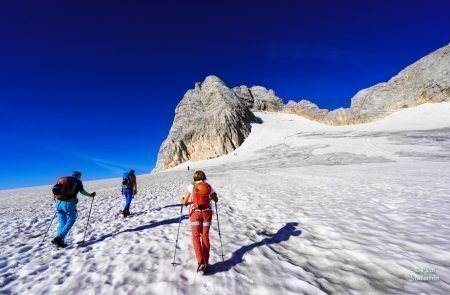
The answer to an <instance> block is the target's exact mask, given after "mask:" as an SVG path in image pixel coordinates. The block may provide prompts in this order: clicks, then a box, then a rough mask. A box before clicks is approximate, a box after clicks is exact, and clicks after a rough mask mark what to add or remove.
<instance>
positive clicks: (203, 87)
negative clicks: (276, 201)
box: [156, 76, 258, 171]
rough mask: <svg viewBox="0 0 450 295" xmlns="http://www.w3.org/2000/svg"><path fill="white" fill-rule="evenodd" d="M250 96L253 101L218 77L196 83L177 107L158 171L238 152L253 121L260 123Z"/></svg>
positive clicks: (160, 153)
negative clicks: (253, 109) (189, 161)
mask: <svg viewBox="0 0 450 295" xmlns="http://www.w3.org/2000/svg"><path fill="white" fill-rule="evenodd" d="M244 92H245V91H244ZM244 92H243V93H244ZM247 98H248V99H249V101H246V100H245V99H243V98H242V97H240V96H238V95H236V93H235V91H233V90H231V89H230V88H228V87H227V86H226V85H225V83H224V82H223V81H222V80H220V79H219V78H218V77H215V76H209V77H207V78H206V79H205V81H204V82H203V83H196V84H195V88H194V89H191V90H188V91H187V92H186V94H185V95H184V97H183V99H182V100H181V101H180V103H179V104H178V106H177V107H176V109H175V119H174V122H173V125H172V128H171V130H170V132H169V136H168V137H167V139H166V140H165V141H164V142H163V143H162V145H161V148H160V150H159V154H158V161H157V165H156V170H157V171H158V170H164V169H167V168H170V167H173V166H176V165H178V164H180V163H183V162H186V161H188V160H194V161H195V160H201V159H208V158H214V157H218V156H222V155H225V154H228V153H230V152H232V151H234V150H235V149H236V148H237V147H239V146H240V145H241V144H242V142H244V140H245V138H247V136H248V135H249V133H250V123H252V122H258V119H257V118H256V117H255V115H254V114H253V112H252V111H251V110H250V107H249V106H250V105H251V104H252V103H251V95H250V96H248V97H247Z"/></svg>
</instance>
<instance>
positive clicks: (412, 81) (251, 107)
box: [155, 45, 450, 171]
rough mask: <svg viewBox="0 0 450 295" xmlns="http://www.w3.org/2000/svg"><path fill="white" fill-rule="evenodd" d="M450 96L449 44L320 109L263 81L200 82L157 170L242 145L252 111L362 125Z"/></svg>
mask: <svg viewBox="0 0 450 295" xmlns="http://www.w3.org/2000/svg"><path fill="white" fill-rule="evenodd" d="M443 101H450V45H447V46H444V47H442V48H440V49H438V50H436V51H435V52H432V53H431V54H429V55H427V56H425V57H424V58H422V59H420V60H419V61H417V62H415V63H414V64H412V65H410V66H409V67H407V68H405V69H404V70H403V71H401V72H400V73H399V74H398V75H396V76H395V77H393V78H392V79H390V80H389V81H388V82H385V83H380V84H377V85H375V86H372V87H370V88H367V89H363V90H361V91H359V92H358V93H357V94H356V95H355V96H354V97H353V98H352V102H351V106H350V108H347V109H344V108H339V109H336V110H333V111H329V110H325V109H320V108H319V107H318V106H317V105H316V104H314V103H312V102H310V101H308V100H300V101H299V102H295V101H292V100H290V101H289V102H288V103H287V104H283V100H282V99H281V98H279V97H277V96H276V95H275V92H274V91H273V90H270V89H266V88H264V87H261V86H253V87H250V88H249V87H247V86H239V87H235V88H233V89H230V88H228V87H227V86H226V85H225V83H224V82H223V81H222V80H220V79H219V78H218V77H215V76H208V77H207V78H206V79H205V81H204V82H203V83H196V84H195V88H194V89H191V90H188V91H187V92H186V94H185V95H184V97H183V99H182V100H181V101H180V103H179V104H178V106H177V108H176V110H175V119H174V122H173V125H172V128H171V130H170V133H169V136H168V137H167V139H166V140H165V141H164V142H163V143H162V145H161V148H160V151H159V154H158V162H157V165H156V169H155V170H157V171H158V170H164V169H167V168H170V167H173V166H176V165H178V164H181V163H183V162H185V161H188V160H194V161H195V160H201V159H208V158H213V157H218V156H221V155H225V154H227V153H230V152H232V151H233V150H235V149H236V148H237V147H239V146H240V145H241V144H242V142H243V141H244V140H245V138H246V137H247V136H248V135H249V133H250V123H252V122H258V118H257V117H256V116H255V115H254V114H253V112H252V111H255V112H260V111H270V112H285V113H293V114H297V115H300V116H304V117H306V118H308V119H311V120H315V121H318V122H322V123H325V124H330V125H346V124H359V123H365V122H369V121H373V120H376V119H379V118H382V117H385V116H387V115H388V114H391V113H393V112H395V111H398V110H400V109H402V108H409V107H414V106H417V105H420V104H423V103H426V102H443Z"/></svg>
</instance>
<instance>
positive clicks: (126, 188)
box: [121, 170, 137, 217]
mask: <svg viewBox="0 0 450 295" xmlns="http://www.w3.org/2000/svg"><path fill="white" fill-rule="evenodd" d="M136 194H137V182H136V174H135V173H134V170H130V172H126V173H124V174H123V178H122V196H123V197H124V198H125V207H124V208H123V210H122V212H121V213H122V215H123V217H127V216H130V206H131V201H132V200H133V196H134V195H136Z"/></svg>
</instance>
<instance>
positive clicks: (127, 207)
mask: <svg viewBox="0 0 450 295" xmlns="http://www.w3.org/2000/svg"><path fill="white" fill-rule="evenodd" d="M123 196H124V197H125V207H124V208H123V211H127V212H129V211H130V206H131V200H133V189H130V188H124V189H123Z"/></svg>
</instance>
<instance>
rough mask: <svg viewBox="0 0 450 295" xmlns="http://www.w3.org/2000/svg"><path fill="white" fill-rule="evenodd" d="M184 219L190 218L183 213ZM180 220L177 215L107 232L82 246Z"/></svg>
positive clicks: (182, 218)
mask: <svg viewBox="0 0 450 295" xmlns="http://www.w3.org/2000/svg"><path fill="white" fill-rule="evenodd" d="M184 219H188V217H187V215H183V216H182V217H181V220H184ZM178 222H180V217H175V218H170V219H166V220H161V221H151V222H150V223H149V224H146V225H141V226H138V227H135V228H128V229H125V230H122V231H119V232H116V233H110V234H106V235H104V236H101V237H100V238H98V239H96V240H92V241H87V242H86V243H84V244H82V246H91V245H93V244H96V243H99V242H102V241H104V240H105V239H107V238H110V237H113V236H116V235H120V234H122V233H130V232H138V231H142V230H146V229H150V228H154V227H158V226H162V225H168V224H172V223H178Z"/></svg>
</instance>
